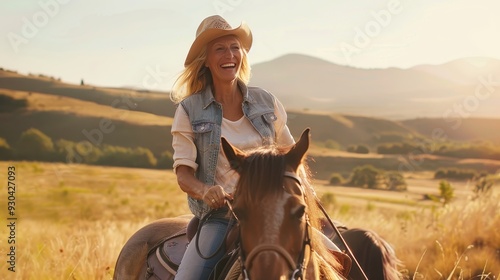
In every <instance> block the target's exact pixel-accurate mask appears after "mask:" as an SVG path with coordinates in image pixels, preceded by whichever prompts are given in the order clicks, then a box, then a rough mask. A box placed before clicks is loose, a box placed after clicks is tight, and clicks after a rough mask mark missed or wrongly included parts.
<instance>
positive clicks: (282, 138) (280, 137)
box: [274, 98, 295, 146]
mask: <svg viewBox="0 0 500 280" xmlns="http://www.w3.org/2000/svg"><path fill="white" fill-rule="evenodd" d="M274 113H275V114H276V117H277V120H276V123H275V130H276V143H277V144H278V146H289V145H292V144H294V143H295V140H294V139H293V136H292V134H291V133H290V129H288V126H287V124H286V122H287V114H286V111H285V107H283V104H281V102H280V101H279V100H278V99H277V98H275V99H274Z"/></svg>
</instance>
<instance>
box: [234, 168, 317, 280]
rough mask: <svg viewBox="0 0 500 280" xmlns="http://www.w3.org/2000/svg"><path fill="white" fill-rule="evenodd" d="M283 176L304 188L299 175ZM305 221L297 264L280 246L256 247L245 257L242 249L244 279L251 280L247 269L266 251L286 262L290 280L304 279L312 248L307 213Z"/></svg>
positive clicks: (286, 172) (288, 173)
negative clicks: (308, 252) (305, 260)
mask: <svg viewBox="0 0 500 280" xmlns="http://www.w3.org/2000/svg"><path fill="white" fill-rule="evenodd" d="M283 176H284V177H287V178H290V179H293V180H295V181H296V182H297V183H298V184H299V185H300V186H301V187H302V180H301V179H300V178H299V176H297V174H295V173H293V172H289V171H285V173H284V175H283ZM226 202H227V205H228V207H229V210H230V211H231V213H232V215H233V216H234V217H235V219H236V220H237V221H239V220H238V217H237V216H236V214H235V213H234V211H233V207H232V205H231V203H230V201H229V200H226ZM305 219H306V227H305V235H304V240H303V243H302V251H301V252H300V255H299V258H298V260H297V262H295V261H294V260H293V258H292V256H290V254H289V253H288V252H287V251H286V250H285V249H284V248H283V247H281V246H279V245H274V244H261V245H259V246H257V247H255V248H254V249H253V250H252V251H251V252H250V254H248V256H245V252H243V250H242V249H241V248H240V250H239V251H240V258H241V271H242V273H243V277H244V279H245V280H250V276H249V275H248V270H247V268H250V267H251V265H252V262H253V260H254V259H255V258H256V257H257V255H259V254H260V253H262V252H266V251H271V252H275V253H278V255H280V256H281V257H282V258H283V259H284V260H285V261H286V263H287V264H288V267H289V268H290V270H292V274H291V276H290V280H296V279H303V278H304V277H303V276H304V275H303V274H304V269H305V267H304V259H305V252H306V246H309V247H310V246H311V238H310V236H309V227H310V226H311V225H310V222H309V217H308V216H307V213H306V216H305Z"/></svg>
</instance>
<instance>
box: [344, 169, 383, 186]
mask: <svg viewBox="0 0 500 280" xmlns="http://www.w3.org/2000/svg"><path fill="white" fill-rule="evenodd" d="M380 173H381V171H380V170H379V169H377V168H375V167H373V166H372V165H364V166H358V167H356V168H354V170H353V171H352V175H351V179H350V181H349V183H350V184H351V185H353V186H357V187H366V188H370V189H374V188H375V187H376V184H377V176H378V175H379V174H380Z"/></svg>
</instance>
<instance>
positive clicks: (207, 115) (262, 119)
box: [180, 84, 277, 218]
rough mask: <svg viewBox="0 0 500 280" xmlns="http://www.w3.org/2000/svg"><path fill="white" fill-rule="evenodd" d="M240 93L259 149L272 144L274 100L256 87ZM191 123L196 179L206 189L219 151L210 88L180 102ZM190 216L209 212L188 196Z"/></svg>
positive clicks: (217, 109)
mask: <svg viewBox="0 0 500 280" xmlns="http://www.w3.org/2000/svg"><path fill="white" fill-rule="evenodd" d="M239 86H240V88H241V91H242V93H243V103H242V109H243V114H244V115H245V117H246V118H247V119H248V120H250V122H251V123H252V125H253V126H254V127H255V129H256V130H257V131H258V132H259V134H260V135H261V136H262V144H263V145H271V144H274V141H275V139H276V135H275V129H274V122H275V121H276V119H277V117H276V115H275V114H274V96H273V95H272V94H270V93H269V92H267V91H265V90H263V89H261V88H258V87H248V88H247V87H246V86H245V85H243V84H239ZM180 104H181V106H182V107H183V108H184V110H185V111H186V113H187V115H188V116H189V120H190V122H191V126H192V129H193V133H194V143H195V145H196V150H197V152H196V163H197V164H198V169H197V170H196V178H198V180H200V181H201V182H203V183H205V184H207V185H210V186H211V185H213V184H214V182H215V170H216V167H217V161H218V157H219V151H220V148H221V141H220V140H221V125H222V105H221V104H220V103H218V102H217V101H216V100H215V98H214V96H213V93H212V90H211V88H210V87H207V88H206V89H204V90H203V91H200V92H198V93H195V94H193V95H190V96H189V97H187V98H185V99H184V100H183V101H181V103H180ZM188 205H189V209H190V210H191V212H192V213H193V214H194V215H195V216H197V217H198V218H201V217H203V215H205V214H206V213H208V212H209V211H210V210H211V208H210V207H209V206H208V205H207V204H205V202H203V200H198V199H194V198H192V197H190V196H188Z"/></svg>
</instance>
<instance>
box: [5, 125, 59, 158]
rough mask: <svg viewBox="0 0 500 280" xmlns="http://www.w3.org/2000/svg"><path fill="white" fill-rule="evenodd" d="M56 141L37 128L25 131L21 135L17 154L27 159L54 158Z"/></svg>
mask: <svg viewBox="0 0 500 280" xmlns="http://www.w3.org/2000/svg"><path fill="white" fill-rule="evenodd" d="M53 152H54V143H53V142H52V139H51V138H50V137H49V136H47V135H45V134H44V133H43V132H41V131H40V130H38V129H36V128H30V129H28V130H26V131H24V132H23V133H22V134H21V137H19V141H18V142H17V145H16V149H15V156H16V157H17V158H18V159H25V160H42V161H43V160H49V161H50V160H52V156H53Z"/></svg>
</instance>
